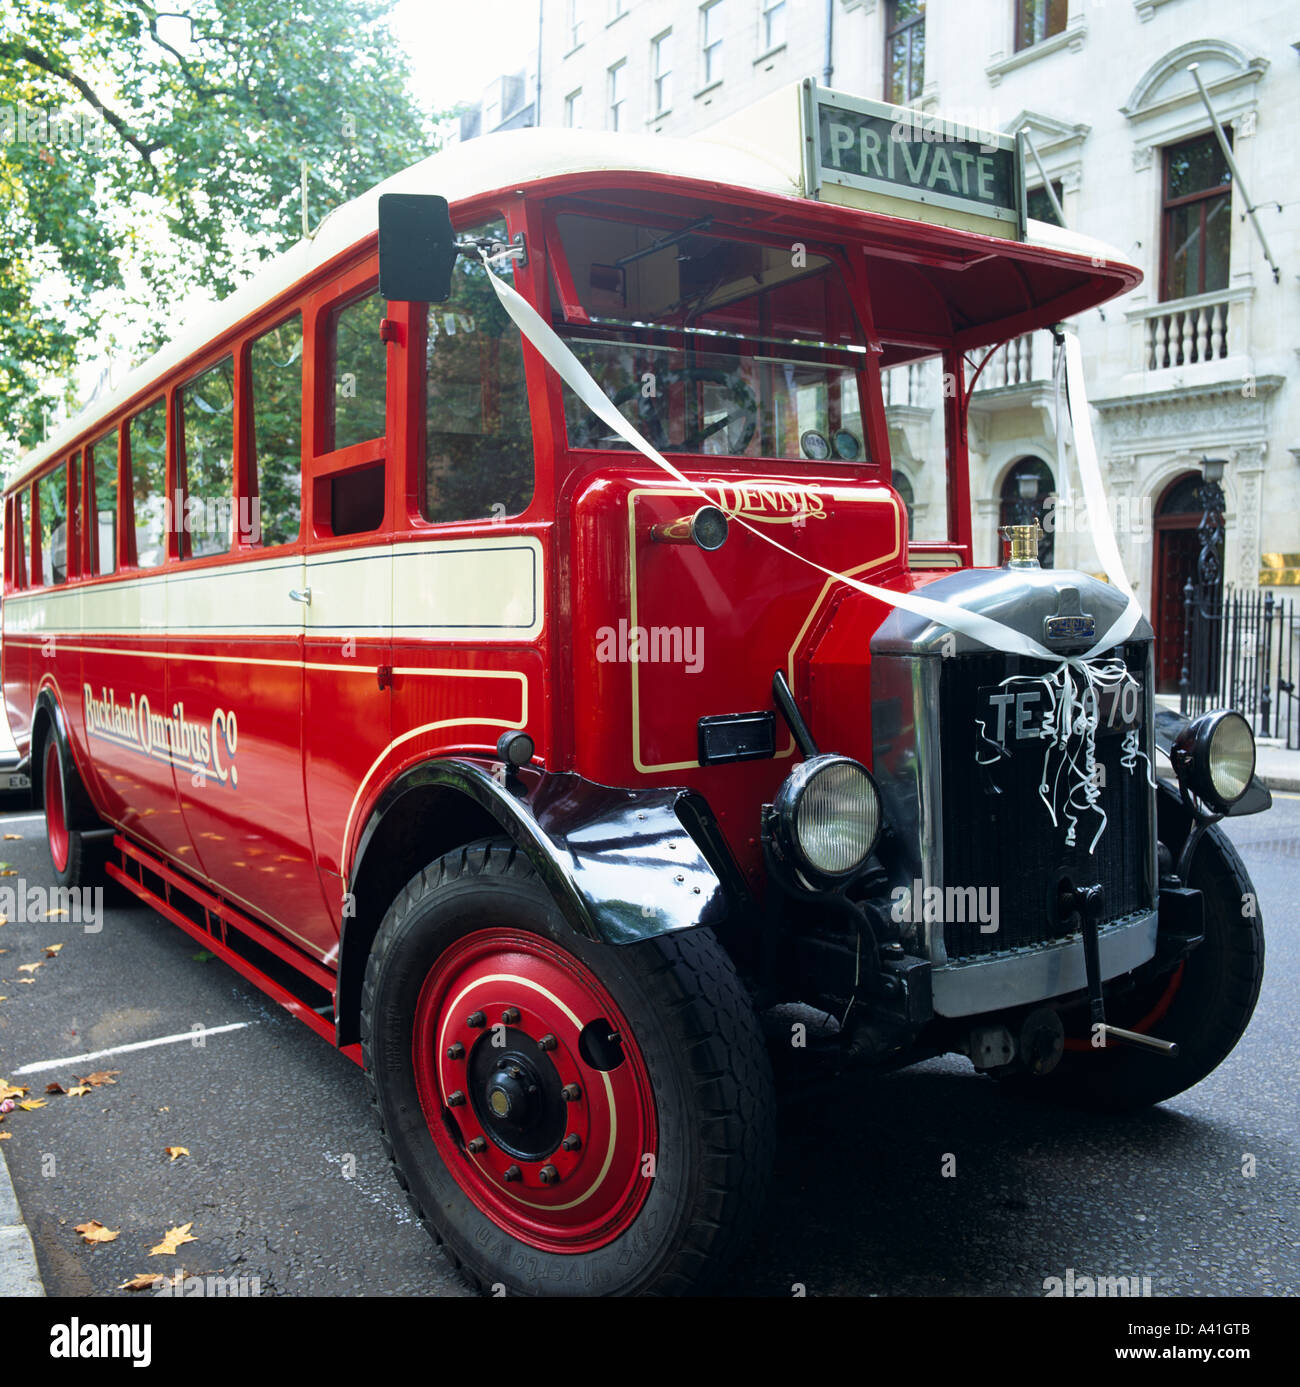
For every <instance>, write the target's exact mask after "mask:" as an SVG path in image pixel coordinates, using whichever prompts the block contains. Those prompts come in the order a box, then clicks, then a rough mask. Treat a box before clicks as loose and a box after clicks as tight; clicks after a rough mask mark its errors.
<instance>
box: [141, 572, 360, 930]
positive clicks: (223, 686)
mask: <svg viewBox="0 0 1300 1387" xmlns="http://www.w3.org/2000/svg"><path fill="white" fill-rule="evenodd" d="M302 571H303V565H302V555H301V554H300V553H299V554H293V553H290V554H283V553H279V554H277V553H272V555H271V556H270V557H265V558H256V559H244V560H242V561H235V562H230V561H227V562H224V563H220V564H215V565H210V566H208V567H204V568H199V569H188V570H187V569H180V570H178V571H177V573H176V574H175V576H174V577H173V579H172V581H171V583H170V585H169V588H168V597H169V603H168V608H169V622H168V631H169V637H168V653H169V659H168V662H167V665H168V682H167V689H168V701H169V703H170V704H171V705H172V707H173V708H179V709H181V710H182V713H183V718H184V721H185V722H186V723H187V724H188V725H189V727H190V728H191V729H192V731H191V732H190V734H189V740H188V747H187V751H188V756H187V759H186V762H185V764H180V763H179V762H178V764H177V767H176V792H177V797H178V801H179V804H180V807H181V810H182V814H183V817H184V821H185V824H186V826H187V830H188V834H189V836H190V839H191V842H192V844H193V852H192V854H190V856H191V865H192V867H193V868H194V869H195V870H196V871H199V872H200V873H202V874H203V875H204V876H206V877H207V878H208V879H209V880H210V881H211V882H212V883H213V885H214V886H215V887H216V888H217V890H219V891H220V892H221V893H222V894H224V895H227V896H229V897H230V898H231V899H232V900H234V901H236V902H237V903H239V905H240V906H242V907H243V908H245V909H247V910H249V911H250V912H251V913H253V914H254V915H257V916H260V917H262V918H263V919H265V920H266V921H267V922H268V923H270V924H272V925H274V926H275V927H276V928H277V929H279V930H280V931H282V932H283V933H284V934H286V935H287V936H288V937H289V938H291V939H292V940H293V941H294V942H295V943H297V944H299V945H300V946H302V947H305V948H307V949H309V950H311V951H313V952H315V953H316V954H317V955H318V956H319V955H321V954H323V953H324V952H325V947H323V946H322V945H321V942H320V941H321V939H322V937H324V936H325V935H326V934H328V933H330V932H331V931H332V928H333V927H332V925H331V924H330V921H329V920H328V918H327V914H326V909H325V902H324V899H323V898H322V896H321V893H320V887H319V885H318V882H317V877H316V864H315V861H314V860H313V857H312V852H311V837H310V834H309V833H308V831H307V806H306V800H305V797H304V793H303V776H302V615H301V613H302V610H303V609H302V607H301V606H299V605H298V604H296V603H294V602H293V601H292V600H291V599H290V597H289V592H290V590H292V589H295V588H299V587H301V586H302V582H303V579H302Z"/></svg>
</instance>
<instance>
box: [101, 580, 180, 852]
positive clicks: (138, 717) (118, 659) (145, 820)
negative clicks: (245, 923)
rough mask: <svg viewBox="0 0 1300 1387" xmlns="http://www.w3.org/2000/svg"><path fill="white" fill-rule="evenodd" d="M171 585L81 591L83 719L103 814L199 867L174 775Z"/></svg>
mask: <svg viewBox="0 0 1300 1387" xmlns="http://www.w3.org/2000/svg"><path fill="white" fill-rule="evenodd" d="M167 583H168V576H167V575H166V574H163V573H158V574H152V575H145V574H140V573H136V574H132V575H131V576H130V577H126V578H121V579H117V580H114V581H109V582H103V583H98V584H95V585H94V586H89V585H88V586H86V587H83V588H81V589H79V592H80V598H81V630H82V634H81V684H82V689H83V695H84V697H85V699H86V706H85V708H84V712H83V716H84V718H85V726H86V741H87V746H88V748H89V751H90V755H91V757H92V758H93V761H94V764H95V767H96V769H97V771H98V776H99V796H100V800H101V803H100V806H99V807H100V809H101V812H102V813H104V814H105V815H106V816H107V817H108V818H110V819H111V820H113V821H114V822H115V823H117V824H118V825H119V826H120V827H121V828H123V829H124V830H125V831H126V832H127V833H129V834H131V836H132V837H135V838H138V839H139V840H140V841H141V842H142V843H145V844H147V845H148V846H150V847H152V848H155V849H156V850H157V851H159V852H160V853H161V854H162V855H163V856H165V857H167V858H170V859H171V860H172V861H173V862H176V863H178V864H179V865H180V866H182V867H186V868H190V869H192V867H193V863H192V860H191V859H192V857H193V853H192V851H191V850H190V842H189V833H188V831H187V829H186V827H185V822H184V819H183V817H182V815H181V810H180V805H179V804H178V803H177V800H176V785H175V779H174V776H173V773H172V758H173V747H174V746H176V745H178V737H177V730H176V723H175V720H174V714H173V710H172V709H171V708H170V707H169V705H168V700H167V640H166V621H167ZM92 793H93V790H92Z"/></svg>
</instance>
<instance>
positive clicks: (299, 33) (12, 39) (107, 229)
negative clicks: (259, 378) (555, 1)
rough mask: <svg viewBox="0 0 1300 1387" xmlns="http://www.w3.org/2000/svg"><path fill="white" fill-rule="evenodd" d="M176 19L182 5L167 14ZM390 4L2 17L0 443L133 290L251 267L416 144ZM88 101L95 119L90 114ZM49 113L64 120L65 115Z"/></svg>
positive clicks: (159, 308)
mask: <svg viewBox="0 0 1300 1387" xmlns="http://www.w3.org/2000/svg"><path fill="white" fill-rule="evenodd" d="M180 8H184V9H185V10H186V11H187V13H186V14H184V15H178V14H177V13H176V9H180ZM390 8H391V0H192V3H189V4H188V5H187V6H184V7H175V8H168V7H159V6H156V5H154V4H151V3H148V0H66V3H54V2H53V0H46V2H45V3H29V4H24V5H22V6H21V7H20V6H11V7H5V9H4V10H3V11H2V12H0V436H6V437H8V438H9V439H10V440H13V441H15V442H17V443H19V444H21V445H23V446H29V445H30V444H32V443H33V442H34V441H36V440H38V439H39V438H40V437H41V420H42V410H43V409H52V408H53V407H55V406H56V405H58V404H60V403H67V400H66V398H65V396H66V392H67V389H68V387H64V386H57V387H50V386H48V385H46V384H45V383H46V382H47V381H48V380H50V379H55V380H67V379H68V378H69V376H70V374H71V371H72V367H73V364H74V362H75V360H76V357H77V352H78V348H79V346H80V345H81V344H82V343H84V342H85V341H87V340H88V339H94V338H95V337H96V336H97V335H98V334H99V333H100V332H101V331H102V329H103V327H104V325H105V313H106V310H108V309H111V310H117V311H120V309H121V306H122V304H123V302H124V301H125V300H124V298H123V295H124V294H125V295H128V296H129V295H130V294H132V293H134V294H136V295H138V296H139V298H140V299H141V300H143V302H144V304H145V305H146V306H147V308H148V310H149V317H150V319H151V321H153V322H155V323H156V324H157V330H156V333H155V336H154V340H153V341H152V342H151V343H149V344H148V345H158V344H159V343H160V342H161V341H162V340H164V339H165V338H166V337H167V336H168V335H170V334H171V332H172V331H174V329H175V328H176V327H177V326H179V325H178V324H177V323H176V322H175V320H174V318H172V317H170V315H169V312H168V310H169V308H170V307H171V306H172V305H173V304H175V303H176V302H177V301H178V300H179V298H180V297H181V296H182V295H183V294H184V293H186V292H188V291H190V290H192V289H194V288H197V287H202V288H206V289H208V290H210V291H212V292H213V293H214V294H215V295H217V296H219V297H220V296H224V295H225V294H227V293H229V292H230V291H231V290H232V289H233V288H234V287H236V285H237V284H238V283H239V282H240V280H241V279H242V278H243V277H244V275H245V273H246V272H247V270H248V268H250V263H251V262H252V261H254V260H255V259H256V258H258V257H259V256H264V255H266V254H270V253H273V252H276V251H278V250H282V249H284V248H285V247H286V246H288V245H290V244H292V243H293V242H294V241H295V240H296V239H297V238H298V236H299V235H300V232H301V213H300V205H301V204H300V193H299V180H300V169H301V164H302V163H303V162H306V163H307V165H308V166H309V175H308V201H309V207H310V209H311V216H312V220H313V222H315V221H319V219H320V218H321V217H322V216H323V215H324V214H325V212H327V211H328V210H329V209H330V208H331V207H334V206H336V205H338V203H340V202H343V201H345V200H347V199H348V198H350V197H353V196H355V195H356V194H358V193H360V192H362V191H364V190H365V189H366V188H368V187H370V186H371V185H373V184H374V183H376V182H378V181H379V180H380V179H382V178H384V177H387V176H388V175H389V174H391V173H393V172H395V171H396V170H398V169H400V168H403V167H405V166H406V165H407V164H410V163H412V162H414V161H415V160H416V159H419V158H422V157H423V156H424V155H426V154H428V153H430V152H431V151H432V149H433V144H432V140H431V136H430V126H429V122H428V119H427V117H426V116H425V115H424V114H423V113H422V112H421V110H420V109H419V107H418V105H417V103H416V102H415V100H414V98H413V96H412V95H411V93H410V91H409V89H408V72H407V68H406V62H405V58H404V56H403V54H402V53H401V50H400V49H399V48H398V46H397V44H396V41H395V40H394V39H393V37H392V35H391V34H390V33H389V31H388V29H387V28H386V26H385V23H384V20H385V16H386V15H387V12H388V11H389V9H390ZM91 112H102V116H97V115H92V114H91ZM60 116H62V119H60Z"/></svg>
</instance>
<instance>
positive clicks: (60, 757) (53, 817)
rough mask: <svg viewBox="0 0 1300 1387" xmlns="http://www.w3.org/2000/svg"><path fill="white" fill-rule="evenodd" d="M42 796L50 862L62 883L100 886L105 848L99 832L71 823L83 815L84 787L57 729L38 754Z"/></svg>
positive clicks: (66, 885)
mask: <svg viewBox="0 0 1300 1387" xmlns="http://www.w3.org/2000/svg"><path fill="white" fill-rule="evenodd" d="M41 797H42V802H43V804H44V806H45V841H46V845H47V847H48V848H49V850H50V865H51V866H52V867H53V868H54V876H55V880H56V881H57V882H58V884H59V885H60V886H62V887H68V888H70V889H73V890H80V889H82V888H83V887H89V886H102V885H103V884H104V881H105V875H104V862H105V861H106V859H107V849H106V847H105V845H104V843H103V842H102V841H101V840H100V836H95V837H90V836H88V832H89V831H88V830H84V829H80V828H74V827H72V825H73V824H74V823H77V822H79V821H81V820H82V819H83V818H84V817H85V813H86V811H85V808H84V805H85V791H84V790H83V789H82V786H81V782H80V780H79V779H78V777H77V772H76V770H75V768H74V767H73V766H72V763H71V761H70V760H69V758H68V756H67V752H66V750H65V748H64V746H63V743H62V741H61V740H60V738H59V734H58V732H57V731H54V730H51V732H50V734H49V736H48V737H47V738H46V741H45V747H44V750H43V752H42V755H41Z"/></svg>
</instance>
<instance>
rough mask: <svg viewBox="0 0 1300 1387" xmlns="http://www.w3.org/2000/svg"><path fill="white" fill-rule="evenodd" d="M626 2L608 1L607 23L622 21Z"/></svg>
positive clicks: (625, 0) (623, 0)
mask: <svg viewBox="0 0 1300 1387" xmlns="http://www.w3.org/2000/svg"><path fill="white" fill-rule="evenodd" d="M627 5H628V0H609V22H610V23H611V24H613V22H614V21H615V20H616V19H622V18H623V16H624V15H625V14H626V13H627Z"/></svg>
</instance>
